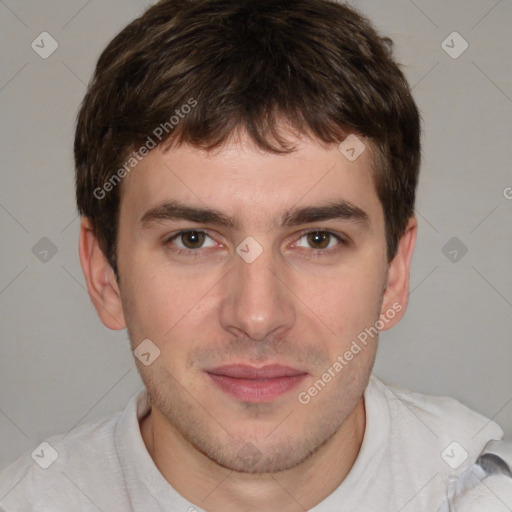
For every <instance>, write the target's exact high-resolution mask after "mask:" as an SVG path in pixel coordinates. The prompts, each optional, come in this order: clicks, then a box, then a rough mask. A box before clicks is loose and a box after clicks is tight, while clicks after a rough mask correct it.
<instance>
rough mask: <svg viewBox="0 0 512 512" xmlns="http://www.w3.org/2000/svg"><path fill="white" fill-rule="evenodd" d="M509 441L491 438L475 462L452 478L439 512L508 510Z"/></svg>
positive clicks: (511, 500) (511, 503)
mask: <svg viewBox="0 0 512 512" xmlns="http://www.w3.org/2000/svg"><path fill="white" fill-rule="evenodd" d="M511 467H512V442H511V441H507V442H504V441H502V442H499V441H491V442H489V443H488V444H487V446H486V447H485V449H484V451H483V453H482V454H481V455H480V456H479V458H478V460H477V461H476V463H475V464H473V465H472V466H471V467H470V468H469V469H467V470H466V471H464V472H462V473H461V474H460V475H459V476H458V477H457V478H452V479H451V481H450V484H449V485H448V488H447V492H446V498H445V500H444V502H443V504H442V506H441V508H440V509H439V512H448V511H450V510H453V511H457V512H477V511H478V512H481V511H482V510H485V511H486V512H508V511H510V510H512V472H511Z"/></svg>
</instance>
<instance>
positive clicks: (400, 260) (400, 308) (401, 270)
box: [380, 217, 418, 331]
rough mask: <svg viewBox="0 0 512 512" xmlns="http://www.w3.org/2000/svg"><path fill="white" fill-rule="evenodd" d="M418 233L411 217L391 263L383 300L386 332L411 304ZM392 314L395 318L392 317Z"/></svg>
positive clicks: (381, 313) (382, 312) (382, 309)
mask: <svg viewBox="0 0 512 512" xmlns="http://www.w3.org/2000/svg"><path fill="white" fill-rule="evenodd" d="M417 233H418V221H417V220H416V218H415V217H411V218H410V219H409V222H408V224H407V227H406V229H405V232H404V234H403V235H402V237H401V238H400V242H399V244H398V248H397V252H396V254H395V257H394V258H393V260H392V261H391V262H390V263H389V267H388V276H387V282H386V289H385V292H384V297H383V300H382V307H381V312H380V315H381V318H382V319H383V324H384V327H383V328H382V329H381V330H383V331H386V330H387V329H390V328H391V327H393V326H394V325H396V324H397V323H398V322H399V321H400V319H401V318H402V317H403V315H404V313H405V310H406V309H407V304H408V302H409V284H410V268H411V260H412V255H413V252H414V246H415V244H416V236H417ZM391 312H393V313H392V315H393V316H391Z"/></svg>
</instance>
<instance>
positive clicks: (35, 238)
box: [0, 0, 512, 468]
mask: <svg viewBox="0 0 512 512" xmlns="http://www.w3.org/2000/svg"><path fill="white" fill-rule="evenodd" d="M352 4H354V5H355V6H358V7H359V8H360V9H361V10H362V11H363V12H364V13H366V14H367V15H368V16H369V17H370V18H371V19H372V20H373V21H374V22H375V24H376V25H377V27H378V28H379V29H380V30H382V31H383V32H385V33H386V34H388V35H390V36H391V37H392V38H393V39H394V41H395V43H396V54H397V57H398V60H399V61H400V62H401V63H402V64H403V65H404V70H405V73H406V75H407V77H408V79H409V80H410V83H411V84H412V85H413V86H414V95H415V98H416V100H417V102H418V105H419V107H420V109H421V111H422V116H423V120H424V128H425V134H424V149H423V153H424V163H423V167H422V175H421V180H420V186H419V194H418V203H417V214H418V218H419V224H420V230H419V240H418V244H417V249H416V254H415V257H414V260H413V267H412V286H411V290H412V292H411V294H412V295H411V301H410V305H409V309H408V311H407V314H406V316H405V318H404V319H403V321H402V322H401V323H400V324H399V325H398V326H397V327H395V328H394V329H393V330H392V331H390V332H386V333H384V334H382V336H381V343H380V348H379V355H378V358H377V364H376V370H375V371H376V373H377V375H379V376H380V377H381V378H382V379H384V380H385V381H386V382H388V383H392V384H396V385H400V386H404V387H408V388H411V389H414V390H417V391H420V392H424V393H430V394H440V395H449V396H453V397H455V398H458V399H459V400H461V401H462V402H463V403H465V404H466V405H468V406H470V407H472V408H474V409H476V410H477V411H479V412H481V413H483V414H485V415H486V416H488V417H492V418H494V419H495V420H496V421H497V422H498V423H499V424H500V425H501V426H502V427H503V428H504V429H505V431H506V434H507V436H508V437H510V436H511V435H512V371H511V362H512V343H511V341H512V340H511V333H510V319H511V313H512V309H511V308H512V272H511V255H512V232H511V229H510V225H511V222H512V200H511V199H507V197H506V196H508V197H509V198H511V197H512V188H508V187H512V173H511V171H510V165H511V164H510V145H511V142H510V136H511V134H512V133H511V129H510V119H511V115H512V70H511V64H510V63H511V62H512V49H511V48H512V44H511V43H512V37H511V33H512V32H511V27H512V0H500V1H496V0H479V1H475V0H473V1H468V0H457V1H455V0H453V1H452V0H444V1H440V0H415V2H414V3H413V2H412V1H410V0H392V1H390V0H388V1H386V2H377V1H373V2H372V1H369V0H361V1H353V2H352ZM147 5H149V3H148V2H143V1H137V0H110V1H109V2H101V1H99V0H90V1H89V2H87V1H84V0H66V1H63V0H60V1H55V0H54V1H51V2H50V1H40V2H34V1H28V0H27V1H24V0H0V20H1V21H0V44H1V47H2V50H1V68H0V109H1V116H2V123H1V128H0V129H1V132H0V144H1V147H2V158H1V160H0V166H1V188H0V229H1V235H2V244H1V252H0V257H1V265H0V333H1V340H2V343H1V346H0V440H1V442H0V468H1V467H3V466H5V465H6V464H8V463H9V462H10V461H11V460H13V459H14V458H16V457H17V456H19V455H20V454H21V453H23V452H26V451H28V450H33V449H34V448H35V447H36V446H37V445H38V444H39V443H40V442H41V441H42V440H43V439H45V438H46V437H48V436H50V435H53V434H56V433H59V432H66V431H68V430H69V429H71V428H72V427H73V426H75V425H78V424H80V423H83V422H87V421H91V420H94V419H96V418H98V417H101V416H103V415H105V414H108V413H110V412H112V411H116V410H121V409H122V408H124V406H125V404H126V402H127V401H128V399H129V397H131V396H132V395H133V394H134V393H135V392H136V391H137V390H138V389H140V387H141V386H142V384H141V381H140V379H139V377H138V374H137V371H136V369H135V365H134V363H133V361H132V354H131V352H130V349H129V343H128V340H127V335H126V333H125V332H124V331H121V332H112V331H108V330H107V329H106V328H104V327H103V325H102V324H101V323H100V321H99V320H98V319H97V317H96V313H95V311H94V309H93V307H92V305H91V303H90V302H89V297H88V295H87V292H86V290H85V284H84V279H83V277H82V272H81V268H80V265H79V260H78V253H77V239H78V228H79V220H78V217H77V214H76V210H75V205H74V190H73V160H72V142H73V130H74V120H75V116H76V112H77V109H78V106H79V103H80V101H81V100H82V98H83V95H84V93H85V88H86V85H85V84H86V83H87V81H88V80H89V77H90V76H91V74H92V71H93V67H94V65H95V62H96V59H97V58H98V56H99V53H100V51H101V50H102V49H103V48H104V46H105V45H106V44H107V43H108V41H109V40H110V39H111V38H112V37H113V36H114V35H115V34H116V33H117V32H118V31H119V30H120V29H121V28H122V27H123V26H124V25H125V24H126V23H128V22H129V21H130V20H132V19H133V18H134V17H136V16H137V15H139V14H140V13H141V12H142V11H143V10H144V9H145V7H146V6H147ZM43 31H46V32H49V33H50V34H51V36H52V37H53V38H54V39H55V40H56V41H57V42H58V45H59V46H58V49H57V50H56V51H55V53H53V54H52V55H51V56H50V57H48V58H47V59H42V58H41V57H40V56H39V55H38V54H37V53H36V52H35V51H34V50H33V49H32V48H31V43H32V41H34V40H35V39H36V38H37V37H38V36H39V34H40V33H41V32H43ZM454 31H457V32H458V33H459V34H460V35H461V36H462V37H463V38H464V39H465V40H466V41H467V43H468V44H469V47H468V49H467V50H466V51H465V52H464V53H463V54H462V55H460V56H459V57H458V58H456V59H455V58H452V57H451V56H449V55H448V54H447V53H446V52H445V51H444V50H443V48H442V46H441V43H442V42H443V41H444V40H445V39H446V38H447V36H449V35H450V34H451V33H452V32H454ZM452 40H453V42H452ZM460 43H461V40H459V39H457V38H455V39H453V38H451V39H450V38H448V40H447V44H448V45H450V46H453V48H452V50H451V51H452V52H453V51H455V52H458V51H460V49H461V48H462V46H461V44H460ZM43 237H46V238H48V239H49V240H51V242H52V243H53V244H54V246H55V248H56V250H57V252H56V253H55V254H54V255H52V252H51V251H50V252H48V254H46V255H45V254H44V253H43V252H41V251H42V250H44V249H45V248H46V249H48V247H49V245H48V241H46V240H44V241H42V242H39V241H40V239H42V238H43ZM453 237H456V239H457V240H455V241H454V242H453V241H452V242H451V244H454V245H448V246H446V244H447V243H448V242H449V240H450V239H452V238H453ZM38 242H39V245H36V244H37V243H38ZM462 244H463V245H462ZM34 246H36V248H35V249H33V248H34ZM464 247H466V248H467V253H466V254H465V255H464V256H463V257H462V258H461V255H462V254H463V248H464ZM453 251H456V252H453ZM45 258H46V260H47V261H44V260H45ZM41 259H42V260H43V261H41ZM454 259H455V260H458V261H452V260H454Z"/></svg>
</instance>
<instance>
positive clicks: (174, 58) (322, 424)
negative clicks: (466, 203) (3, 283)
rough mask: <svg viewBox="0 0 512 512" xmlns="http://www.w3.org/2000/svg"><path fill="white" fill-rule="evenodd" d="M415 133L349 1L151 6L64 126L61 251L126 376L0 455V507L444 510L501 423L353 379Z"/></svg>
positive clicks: (401, 207) (397, 274) (409, 187)
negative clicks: (121, 332) (71, 178)
mask: <svg viewBox="0 0 512 512" xmlns="http://www.w3.org/2000/svg"><path fill="white" fill-rule="evenodd" d="M419 140H420V122H419V114H418V110H417V108H416V105H415V103H414V101H413V99H412V97H411V94H410V90H409V87H408V85H407V82H406V80H405V79H404V76H403V74H402V73H401V71H400V69H399V68H398V66H397V64H396V63H395V62H394V60H393V58H392V56H391V50H390V42H389V41H388V40H387V39H384V38H382V37H380V36H379V35H378V34H377V33H376V32H375V30H374V29H373V28H372V27H371V26H370V24H369V23H368V21H367V20H365V19H364V18H363V17H362V16H360V15H359V14H358V13H356V12H355V11H354V10H352V9H351V8H349V7H347V6H344V5H341V4H338V3H335V2H333V1H330V0H294V1H291V0H282V1H276V0H260V1H257V2H254V1H250V0H196V1H191V0H164V1H162V2H160V3H158V4H156V5H155V6H153V7H152V8H150V9H149V10H148V11H147V12H146V13H145V14H144V15H143V16H141V17H140V18H139V19H137V20H135V21H134V22H132V23H131V24H130V25H129V26H128V27H126V28H125V29H124V30H123V31H122V32H121V33H120V34H119V35H118V36H117V37H116V38H115V39H114V40H113V41H112V42H111V43H110V44H109V46H108V47H107V48H106V50H105V51H104V52H103V54H102V55H101V57H100V59H99V61H98V65H97V69H96V72H95V75H94V78H93V81H92V82H91V84H90V86H89V90H88V92H87V95H86V97H85V99H84V102H83V104H82V106H81V110H80V113H79V117H78V123H77V130H76V138H75V159H76V190H77V203H78V209H79V212H80V213H81V215H82V222H81V232H80V244H79V251H80V259H81V263H82V268H83V271H84V276H85V279H86V282H87V287H88V290H89V294H90V297H91V300H92V302H93V303H94V305H95V307H96V310H97V312H98V315H99V317H100V319H101V320H102V322H103V323H104V324H105V325H106V326H107V327H109V328H111V329H124V328H126V329H127V330H128V333H129V336H130V341H131V345H132V348H133V350H134V355H135V362H136V364H137V367H138V369H139V372H140V374H141V377H142V379H143V381H144V384H145V388H146V389H145V390H144V391H143V392H141V393H140V394H138V395H137V396H136V397H134V398H133V399H132V401H131V402H130V404H129V405H128V407H127V408H126V410H125V411H124V412H123V413H122V414H116V415H113V416H111V417H109V418H106V419H104V420H102V421H99V422H95V423H91V424H87V425H84V426H81V427H78V428H77V429H75V430H73V431H71V432H69V433H67V434H66V435H64V436H56V437H53V438H50V439H49V440H48V442H47V444H45V445H43V447H42V452H41V453H40V454H36V456H37V455H39V456H40V458H42V459H45V460H48V464H38V463H37V461H36V462H34V460H35V459H34V460H32V459H31V458H30V457H27V456H25V457H22V458H21V459H19V460H18V461H17V462H15V463H14V464H13V465H12V466H11V467H9V468H8V469H7V470H6V471H5V472H4V473H3V474H2V476H1V477H0V491H1V492H0V496H2V497H3V498H2V499H1V501H0V504H1V505H2V506H3V507H4V508H5V509H6V510H9V511H10V510H18V511H32V510H34V511H35V510H44V511H66V512H69V511H72V510H83V511H92V510H95V511H97V510H100V511H104V512H107V511H125V510H127V511H128V510H133V511H164V510H166V511H183V512H185V511H199V510H207V511H222V512H231V511H235V510H236V511H240V510H242V511H248V512H249V511H280V512H285V511H286V512H287V511H290V512H291V511H302V510H314V511H316V512H328V511H329V512H331V511H332V512H334V511H336V512H340V511H354V510H363V511H376V510H378V511H398V510H402V511H409V510H410V511H412V510H414V511H419V510H421V511H436V510H438V509H439V508H440V507H442V506H446V505H447V501H446V499H450V500H451V499H452V497H453V496H454V495H456V494H457V493H456V491H454V492H453V493H451V494H450V492H451V491H452V490H453V485H454V482H458V481H460V482H466V480H463V481H462V480H457V478H458V477H459V475H460V476H462V475H467V473H465V472H467V471H472V468H473V464H474V463H475V461H477V459H478V457H479V455H480V453H481V452H482V451H483V450H484V448H485V447H486V445H487V443H488V442H489V441H490V440H499V439H501V438H502V436H503V431H502V430H501V428H500V427H499V426H498V425H496V424H495V423H494V422H492V421H490V420H488V419H486V418H484V417H483V416H480V415H479V414H477V413H476V412H473V411H471V410H469V409H467V408H466V407H465V406H463V405H462V404H460V403H459V402H457V401H455V400H453V399H449V398H438V397H430V396H424V395H419V394H416V393H412V392H409V391H406V390H402V389H398V388H392V387H389V386H386V385H385V384H384V383H383V382H381V381H380V380H379V379H378V378H376V377H375V376H372V375H371V371H372V368H373V363H374V360H375V355H376V350H377V342H378V333H379V331H381V330H386V329H389V328H391V327H392V326H394V325H395V324H396V323H397V322H398V321H399V320H400V318H401V317H402V316H403V314H404V312H405V310H406V306H407V301H408V292H409V268H410V262H411V258H412V254H413V250H414V244H415V240H416V232H417V222H416V219H415V217H414V199H415V190H416V185H417V179H418V170H419V163H420V143H419ZM45 451H46V452H45ZM48 453H50V454H52V457H51V459H48ZM50 460H51V462H50ZM478 460H479V461H480V462H481V461H482V459H478ZM485 460H487V459H485ZM493 460H494V459H493ZM498 461H501V462H498V463H496V465H495V466H493V467H491V466H489V464H487V465H486V466H485V468H486V469H485V472H484V474H483V476H482V478H484V477H487V476H488V475H493V474H494V473H496V472H497V471H494V469H496V468H501V469H502V470H503V471H502V473H500V474H501V475H503V474H504V475H505V476H506V469H507V468H508V466H507V464H506V462H504V461H503V460H502V459H501V458H498ZM495 462H496V461H495ZM500 464H502V465H501V466H500ZM41 466H44V467H41ZM478 467H483V466H482V465H481V464H480V465H479V466H478ZM493 468H494V469H493ZM464 478H465V477H464ZM507 478H508V477H507ZM505 482H506V483H505V485H504V486H503V485H502V486H501V487H500V489H501V490H500V495H499V496H496V494H491V495H490V496H488V498H487V501H486V503H485V506H487V508H486V510H487V509H488V510H491V507H499V506H502V504H503V503H505V500H508V499H510V496H506V494H507V489H510V485H509V486H507V482H508V480H505ZM501 484H502V481H501V480H500V485H501ZM468 485H469V484H468ZM474 487H475V486H472V489H473V488H474ZM503 489H505V490H503ZM493 500H494V501H493ZM509 506H510V504H509ZM493 510H499V509H498V508H495V509H493Z"/></svg>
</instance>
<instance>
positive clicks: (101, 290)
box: [78, 217, 126, 330]
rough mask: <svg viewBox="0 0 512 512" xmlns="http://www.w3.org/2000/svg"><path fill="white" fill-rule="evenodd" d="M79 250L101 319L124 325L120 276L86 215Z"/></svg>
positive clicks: (114, 325)
mask: <svg viewBox="0 0 512 512" xmlns="http://www.w3.org/2000/svg"><path fill="white" fill-rule="evenodd" d="M78 252H79V254H80V263H81V264H82V271H83V273H84V277H85V282H86V283H87V290H88V291H89V297H90V298H91V301H92V303H93V304H94V307H95V308H96V311H97V313H98V316H99V317H100V320H101V321H102V322H103V324H104V325H105V326H106V327H108V328H109V329H114V330H120V329H124V328H125V327H126V321H125V318H124V313H123V308H122V303H121V294H120V292H119V286H118V283H117V279H116V276H115V274H114V271H113V269H112V267H111V266H110V264H109V262H108V260H107V258H106V257H105V254H104V253H103V251H102V250H101V249H100V246H99V245H98V240H97V239H96V236H95V235H94V231H93V229H92V225H91V222H90V221H89V219H87V218H85V217H82V220H81V222H80V240H79V244H78Z"/></svg>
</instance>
